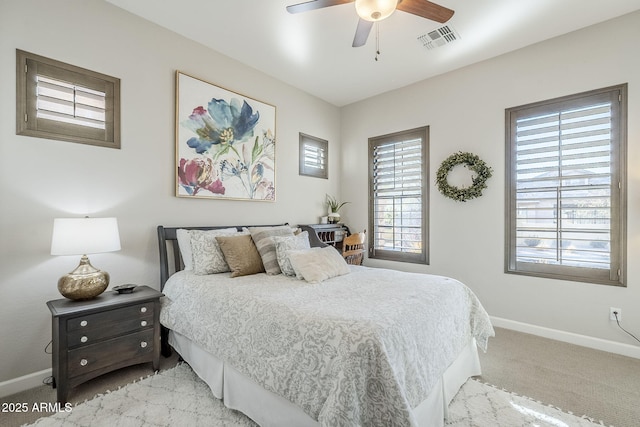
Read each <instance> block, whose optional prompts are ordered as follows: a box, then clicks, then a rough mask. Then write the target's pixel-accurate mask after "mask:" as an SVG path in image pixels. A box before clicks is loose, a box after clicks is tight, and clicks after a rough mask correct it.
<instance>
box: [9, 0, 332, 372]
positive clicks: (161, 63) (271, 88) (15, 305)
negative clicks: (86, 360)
mask: <svg viewBox="0 0 640 427" xmlns="http://www.w3.org/2000/svg"><path fill="white" fill-rule="evenodd" d="M16 49H22V50H26V51H28V52H32V53H36V54H39V55H43V56H46V57H50V58H53V59H57V60H60V61H63V62H68V63H71V64H74V65H77V66H81V67H85V68H89V69H91V70H94V71H99V72H102V73H105V74H109V75H112V76H116V77H119V78H120V79H121V84H122V149H121V150H113V149H107V148H101V147H94V146H88V145H81V144H74V143H69V142H61V141H53V140H47V139H39V138H31V137H25V136H17V135H16V134H15V133H16V132H15V129H16V125H15V50H16ZM176 70H180V71H183V72H185V73H188V74H191V75H193V76H196V77H199V78H202V79H204V80H208V81H210V82H212V83H215V84H217V85H220V86H223V87H225V88H227V89H230V90H234V91H236V92H240V93H242V94H246V95H248V96H251V97H253V98H255V99H258V100H261V101H263V102H266V103H269V104H272V105H275V106H276V108H277V112H276V119H277V123H276V132H277V143H276V165H277V175H276V185H277V201H276V202H275V203H269V202H241V201H226V200H225V201H214V200H188V199H184V198H176V197H174V195H173V194H174V172H173V170H174V104H175V94H174V90H175V89H174V87H175V83H174V81H175V71H176ZM0 76H1V78H0V94H2V96H1V97H0V200H1V201H0V272H1V275H0V301H1V302H2V308H1V309H0V325H2V327H1V328H0V383H1V382H3V381H6V380H10V379H13V378H17V377H21V376H23V375H27V374H31V373H33V372H38V371H42V370H45V369H48V368H50V367H51V358H50V356H49V355H47V354H45V352H44V349H45V346H46V345H47V343H48V342H49V340H50V339H51V321H50V313H49V311H48V309H47V307H46V305H45V303H46V301H48V300H51V299H56V298H60V297H61V296H60V294H59V293H58V291H57V288H56V282H57V280H58V278H59V277H60V276H61V275H62V274H64V273H67V272H68V271H71V270H72V269H73V268H75V266H76V265H77V263H78V261H79V257H54V256H51V255H50V254H49V250H50V244H51V231H52V226H53V219H54V218H56V217H67V216H80V215H84V214H88V215H92V216H116V217H117V218H118V221H119V226H120V235H121V236H120V237H121V240H122V250H121V251H120V252H114V253H110V254H101V255H93V256H91V260H92V263H93V264H94V265H95V266H96V267H98V268H102V269H104V270H106V271H108V272H109V273H110V274H111V283H112V286H114V285H117V284H122V283H139V284H148V285H150V286H153V287H157V286H158V282H159V269H158V250H157V243H156V237H155V227H156V226H157V225H158V224H165V225H213V224H217V225H225V224H256V223H277V222H283V221H288V222H290V223H292V224H297V223H310V222H317V220H318V217H319V216H320V215H322V214H323V213H324V212H326V209H325V207H324V206H323V203H324V197H325V193H331V194H335V195H338V191H339V189H338V184H339V169H338V168H337V167H336V168H334V169H333V170H332V171H330V173H331V176H330V179H329V180H324V179H318V178H310V177H302V176H299V175H298V133H299V132H304V133H308V134H310V135H314V136H317V137H319V138H323V139H326V140H328V141H329V153H330V162H331V163H332V164H339V162H340V138H339V132H340V115H339V113H340V112H339V109H338V108H337V107H334V106H332V105H330V104H327V103H325V102H323V101H320V100H318V99H317V98H314V97H312V96H310V95H308V94H306V93H304V92H301V91H299V90H297V89H294V88H292V87H291V86H288V85H286V84H284V83H282V82H280V81H277V80H275V79H273V78H270V77H268V76H266V75H264V74H262V73H261V72H259V71H257V70H255V69H252V68H249V67H246V66H244V65H242V64H240V63H238V62H235V61H233V60H231V59H229V58H227V57H224V56H222V55H220V54H218V53H216V52H213V51H211V50H208V49H206V48H204V47H203V46H201V45H199V44H197V43H194V42H192V41H189V40H186V39H184V38H182V37H179V36H177V35H176V34H175V33H172V32H170V31H167V30H165V29H162V28H160V27H158V26H156V25H153V24H151V23H148V22H146V21H143V20H141V19H140V18H137V17H135V16H133V15H130V14H129V13H127V12H124V11H123V10H121V9H119V8H116V7H114V6H112V5H110V4H109V3H106V2H103V1H98V0H88V1H87V0H10V1H4V0H3V1H1V2H0ZM40 381H41V378H38V379H37V381H36V383H40Z"/></svg>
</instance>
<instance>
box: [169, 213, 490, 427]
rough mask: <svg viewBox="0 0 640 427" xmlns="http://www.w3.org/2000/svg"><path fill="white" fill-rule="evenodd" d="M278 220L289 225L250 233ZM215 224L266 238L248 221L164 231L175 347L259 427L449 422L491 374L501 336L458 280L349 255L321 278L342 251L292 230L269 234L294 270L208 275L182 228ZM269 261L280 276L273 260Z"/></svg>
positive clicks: (217, 393) (220, 240) (216, 391)
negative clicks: (465, 396) (474, 382)
mask: <svg viewBox="0 0 640 427" xmlns="http://www.w3.org/2000/svg"><path fill="white" fill-rule="evenodd" d="M270 228H274V229H276V228H278V229H282V228H283V226H261V227H258V228H253V227H252V228H249V230H252V231H251V233H253V230H256V229H259V230H268V229H270ZM192 230H196V231H192ZM213 230H216V232H219V233H223V231H222V230H226V231H225V232H226V233H229V237H227V236H223V237H216V241H217V242H218V243H220V245H221V246H222V244H223V243H224V244H225V245H226V244H227V243H228V242H230V241H234V242H236V241H240V240H242V241H245V240H247V237H242V238H241V237H236V235H245V236H246V235H247V234H249V235H250V237H253V238H254V240H255V241H252V242H253V243H256V246H260V245H259V244H258V242H262V243H264V241H263V240H262V239H255V236H256V235H255V234H254V235H253V236H251V234H250V233H249V231H248V229H247V228H245V227H163V226H159V227H158V239H159V248H160V260H161V285H162V286H161V288H162V291H163V293H164V294H165V297H164V298H163V300H162V309H161V312H160V322H161V324H162V326H163V333H162V343H163V354H165V355H166V354H167V353H168V351H169V345H170V346H171V347H172V348H173V349H175V350H176V351H177V352H178V353H179V354H180V356H181V357H182V358H183V359H184V360H185V361H186V362H187V363H189V365H190V366H191V367H192V368H193V370H194V371H195V372H196V374H197V375H198V376H199V377H200V378H202V379H203V380H204V381H205V382H206V383H207V384H208V385H209V387H210V388H211V391H212V393H213V395H214V396H215V397H217V398H219V399H221V400H222V401H223V402H224V404H225V405H226V406H227V407H229V408H232V409H236V410H239V411H241V412H243V413H244V414H246V415H247V416H248V417H250V418H251V419H252V420H254V421H255V422H256V423H258V424H259V425H261V426H296V427H297V426H331V427H333V426H356V425H366V426H375V425H380V426H429V427H433V426H436V427H437V426H442V425H444V420H445V419H446V411H447V406H448V404H449V403H450V401H451V400H452V399H453V397H454V396H455V394H456V393H457V391H458V389H459V388H460V387H461V386H462V384H464V382H465V381H466V380H467V379H468V378H469V377H470V376H474V375H479V374H480V363H479V360H478V353H477V351H478V350H477V348H478V347H480V348H482V349H484V350H486V346H487V341H488V338H489V337H491V336H493V334H494V332H493V328H492V326H491V323H490V320H489V317H488V315H487V313H486V312H485V310H484V308H483V307H482V305H481V303H480V302H479V301H478V299H477V298H476V296H475V295H474V294H473V292H472V291H471V290H469V289H468V288H467V287H466V286H465V285H463V284H462V283H460V282H458V281H457V280H454V279H452V278H448V277H442V276H435V275H427V274H417V273H405V272H399V271H393V270H387V269H374V268H368V267H362V266H351V265H346V263H345V264H344V266H343V265H342V264H340V266H339V267H336V271H337V270H340V272H339V273H336V274H335V275H333V276H332V277H324V276H322V277H319V279H318V277H315V276H314V274H316V273H315V272H314V271H313V269H314V268H315V267H314V265H322V263H323V262H324V261H325V260H324V258H325V257H326V258H327V259H331V262H334V261H335V263H336V265H337V264H338V263H339V261H337V260H335V259H334V258H333V257H334V255H333V253H335V254H337V255H339V254H338V252H337V251H335V249H333V248H331V247H328V248H320V247H316V248H309V246H310V244H309V243H308V242H307V248H309V249H307V248H304V249H293V250H290V251H280V250H279V249H281V246H280V245H279V244H280V243H281V242H282V241H292V238H290V237H289V236H288V235H287V236H286V237H284V236H283V237H282V238H280V237H273V238H271V239H265V240H266V241H270V242H273V241H276V242H278V245H279V246H278V247H277V248H278V252H277V254H278V255H281V254H285V253H286V254H287V256H290V258H287V260H288V261H290V262H291V265H290V266H287V269H285V268H284V267H283V269H282V271H283V273H282V274H273V270H271V271H270V272H271V273H272V274H267V273H266V272H259V273H253V274H246V275H236V272H237V270H235V269H234V267H233V266H232V268H231V272H228V271H227V272H216V273H212V274H202V272H201V271H200V272H198V273H199V274H196V270H197V268H196V267H197V265H196V264H193V265H192V266H189V265H188V264H190V263H189V262H187V265H186V266H185V259H184V258H185V257H186V258H190V257H199V256H200V255H199V251H198V250H197V248H198V246H197V245H196V244H195V240H196V238H195V237H194V238H193V241H192V244H191V246H192V249H194V250H196V252H197V253H196V252H193V253H192V254H191V255H187V256H185V257H183V256H182V255H184V254H181V249H184V247H185V246H186V245H185V244H184V242H181V243H183V246H182V248H181V247H180V245H179V244H178V240H179V239H178V235H179V233H182V235H184V233H192V236H196V233H199V234H198V236H200V235H202V234H203V233H204V232H207V231H208V232H211V231H213ZM231 236H233V237H231ZM209 238H210V237H209ZM305 238H307V240H308V237H306V236H305ZM296 239H297V241H298V242H299V241H300V239H302V237H301V236H300V237H299V238H296ZM249 240H250V239H249ZM312 240H313V239H312ZM315 244H316V245H317V244H318V243H317V242H316V243H315ZM320 244H321V243H320ZM240 252H241V253H243V254H244V253H247V251H246V250H245V251H240ZM261 252H262V248H261ZM332 252H333V253H332ZM194 254H195V255H194ZM224 254H225V256H226V255H229V253H227V252H225V253H224ZM260 255H263V253H260ZM271 256H273V254H271ZM194 259H195V258H194ZM263 259H264V260H265V263H264V267H265V268H266V269H267V272H269V268H268V267H267V266H268V265H270V264H272V261H273V259H268V258H263ZM228 260H229V265H232V260H234V258H233V257H232V256H231V255H229V257H228ZM305 260H306V261H308V260H312V262H310V263H307V264H313V265H311V266H309V265H305V264H304V261H305ZM279 261H281V260H279ZM233 262H236V261H233ZM289 267H295V268H294V269H293V270H294V273H297V276H296V275H293V276H292V275H286V274H284V273H288V274H290V273H291V271H290V270H289ZM345 268H346V270H344V269H345ZM323 271H332V267H328V268H325V270H323ZM301 272H304V275H301V274H300V273H301ZM322 274H325V273H322ZM310 279H316V280H310Z"/></svg>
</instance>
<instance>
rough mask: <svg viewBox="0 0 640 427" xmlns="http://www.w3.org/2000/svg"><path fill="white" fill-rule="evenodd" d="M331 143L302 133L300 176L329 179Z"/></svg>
mask: <svg viewBox="0 0 640 427" xmlns="http://www.w3.org/2000/svg"><path fill="white" fill-rule="evenodd" d="M328 156H329V143H328V142H327V141H325V140H324V139H320V138H316V137H313V136H310V135H305V134H304V133H300V175H307V176H315V177H317V178H329V171H328V164H327V163H328Z"/></svg>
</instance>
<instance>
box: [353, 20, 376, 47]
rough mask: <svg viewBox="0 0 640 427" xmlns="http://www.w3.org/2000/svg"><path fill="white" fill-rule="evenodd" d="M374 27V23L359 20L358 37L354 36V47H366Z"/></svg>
mask: <svg viewBox="0 0 640 427" xmlns="http://www.w3.org/2000/svg"><path fill="white" fill-rule="evenodd" d="M372 27H373V22H372V21H365V20H364V19H358V26H357V27H356V35H355V36H353V44H352V45H351V46H353V47H360V46H364V45H365V44H366V43H367V39H368V38H369V33H370V32H371V28H372Z"/></svg>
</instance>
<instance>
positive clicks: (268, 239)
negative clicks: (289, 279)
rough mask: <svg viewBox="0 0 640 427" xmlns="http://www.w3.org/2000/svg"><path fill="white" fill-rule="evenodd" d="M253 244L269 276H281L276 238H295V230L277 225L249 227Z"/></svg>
mask: <svg viewBox="0 0 640 427" xmlns="http://www.w3.org/2000/svg"><path fill="white" fill-rule="evenodd" d="M249 231H250V232H251V237H252V238H253V242H254V243H255V244H256V248H258V252H259V253H260V257H261V258H262V264H263V265H264V269H265V271H266V272H267V274H280V273H281V270H280V265H278V258H277V254H276V245H275V243H274V241H273V237H274V236H293V230H292V229H291V227H290V226H288V225H277V226H275V227H249Z"/></svg>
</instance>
